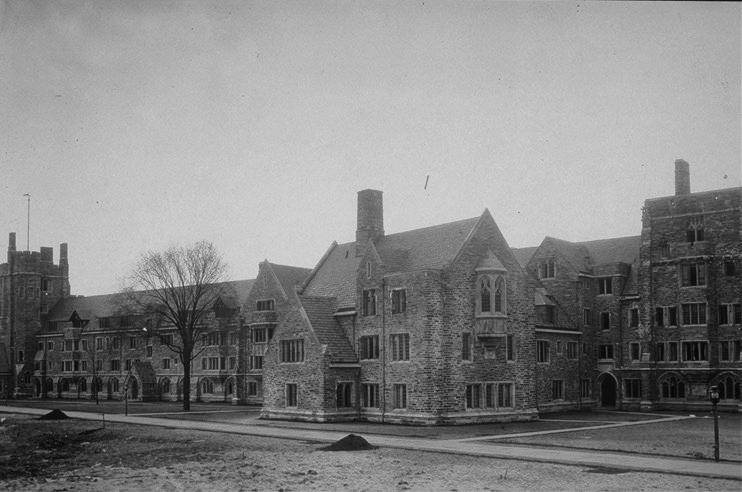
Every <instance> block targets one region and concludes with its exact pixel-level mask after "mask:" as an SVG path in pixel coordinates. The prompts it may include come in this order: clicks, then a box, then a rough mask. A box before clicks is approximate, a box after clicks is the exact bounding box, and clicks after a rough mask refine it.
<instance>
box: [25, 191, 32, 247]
mask: <svg viewBox="0 0 742 492" xmlns="http://www.w3.org/2000/svg"><path fill="white" fill-rule="evenodd" d="M23 196H25V197H26V201H27V203H28V213H27V215H26V251H31V247H30V244H31V239H30V238H31V195H30V194H29V193H25V194H24V195H23Z"/></svg>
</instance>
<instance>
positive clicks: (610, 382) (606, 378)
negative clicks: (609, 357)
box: [600, 374, 617, 407]
mask: <svg viewBox="0 0 742 492" xmlns="http://www.w3.org/2000/svg"><path fill="white" fill-rule="evenodd" d="M616 389H617V388H616V379H615V378H614V377H613V376H612V375H610V374H604V375H603V380H602V381H601V382H600V406H602V407H615V406H616Z"/></svg>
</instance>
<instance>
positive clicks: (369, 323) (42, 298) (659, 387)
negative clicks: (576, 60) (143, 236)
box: [0, 160, 742, 424]
mask: <svg viewBox="0 0 742 492" xmlns="http://www.w3.org/2000/svg"><path fill="white" fill-rule="evenodd" d="M675 185H676V193H675V195H673V196H669V197H662V198H654V199H649V200H647V201H646V202H645V205H644V209H643V216H642V229H641V234H640V235H638V236H631V237H621V238H614V239H605V240H597V241H587V242H569V241H564V240H560V239H556V238H552V237H546V238H545V239H544V240H543V242H542V243H541V244H540V245H539V246H538V247H534V248H521V249H513V248H510V247H509V246H508V244H507V242H506V241H505V239H504V238H503V236H502V234H501V233H500V230H499V229H498V227H497V224H496V223H495V221H494V219H493V217H492V216H491V214H490V212H489V211H487V210H485V211H484V213H483V214H482V215H481V216H479V217H474V218H471V219H466V220H461V221H457V222H452V223H448V224H442V225H437V226H433V227H427V228H423V229H417V230H413V231H407V232H402V233H397V234H389V235H387V234H385V232H384V226H383V205H382V194H381V192H380V191H376V190H364V191H361V192H359V193H358V210H357V212H358V225H357V231H356V238H355V241H352V242H348V243H343V244H338V243H333V244H332V245H331V246H330V248H329V249H328V251H327V252H326V253H325V255H324V256H323V257H322V258H321V259H320V261H319V263H318V264H317V266H316V267H315V268H314V269H313V270H309V269H304V268H297V267H290V266H284V265H276V264H273V263H269V262H267V261H264V262H262V263H261V264H260V269H259V273H258V276H257V278H256V279H255V280H244V281H236V282H229V283H227V285H226V287H227V290H226V294H225V295H224V296H222V298H221V299H220V300H219V301H218V302H217V305H215V306H214V310H213V313H212V314H211V316H209V319H208V321H207V324H208V330H209V331H208V333H207V334H206V335H205V336H204V337H203V340H202V344H203V345H204V346H205V348H204V351H203V352H202V353H200V354H199V356H198V358H197V359H196V361H195V363H194V364H193V378H192V384H193V387H192V395H193V397H194V398H197V399H199V400H202V401H228V402H232V403H247V404H256V405H262V416H263V417H265V418H282V419H306V420H316V421H329V420H354V419H362V420H372V421H384V422H397V423H419V424H441V423H467V422H484V421H504V420H517V419H532V418H536V417H537V416H538V414H539V413H543V412H549V411H556V410H561V409H568V408H576V407H594V406H603V407H618V408H623V409H651V408H667V409H675V408H676V409H679V408H685V409H688V408H693V407H705V406H707V405H708V398H707V394H708V393H707V392H708V387H709V386H710V385H717V386H718V387H719V390H720V393H721V404H720V406H721V408H722V409H727V410H732V411H740V410H742V404H740V401H741V400H740V379H741V378H742V362H740V358H741V355H742V354H741V352H742V346H741V344H742V343H741V342H742V309H741V306H742V304H741V301H742V268H741V267H742V265H741V263H740V259H741V258H742V227H741V217H742V188H728V189H722V190H714V191H705V192H698V193H691V191H690V175H689V168H688V164H687V163H686V162H685V161H682V160H678V161H676V163H675ZM68 278H69V266H68V257H67V245H66V244H62V245H61V247H60V260H59V265H55V264H54V261H53V253H52V249H51V248H41V251H40V252H39V253H37V252H28V251H16V245H15V234H13V233H11V234H10V241H9V247H8V262H7V263H5V264H2V265H0V292H1V293H2V296H1V297H0V393H1V394H2V395H3V397H6V398H7V397H13V396H18V397H21V396H25V397H46V398H92V397H94V396H95V395H96V394H97V395H98V397H101V398H122V397H123V395H124V390H125V388H127V389H128V394H129V396H130V397H132V398H138V399H145V400H146V399H150V400H160V399H164V400H177V399H179V398H180V395H181V392H182V388H181V384H182V383H181V377H182V369H181V367H180V365H179V362H178V360H177V359H176V358H175V356H174V354H173V353H172V352H170V351H169V350H168V349H167V348H166V347H165V346H164V345H162V344H161V343H160V340H159V339H156V338H155V337H149V338H148V337H145V336H142V333H143V332H142V330H141V325H142V324H143V323H146V316H127V315H126V314H125V313H123V315H122V313H121V312H120V310H117V308H116V306H117V295H116V294H112V295H107V296H91V297H81V296H72V295H70V286H69V280H68Z"/></svg>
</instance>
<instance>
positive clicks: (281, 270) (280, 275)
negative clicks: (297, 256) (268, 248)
mask: <svg viewBox="0 0 742 492" xmlns="http://www.w3.org/2000/svg"><path fill="white" fill-rule="evenodd" d="M266 263H268V266H269V267H270V269H271V270H272V271H273V274H274V275H275V276H276V280H278V283H279V284H281V288H282V289H283V290H284V292H286V295H289V296H290V295H292V294H294V293H295V292H296V287H298V286H300V285H301V284H302V283H303V282H304V280H306V278H307V276H308V275H309V274H310V273H311V272H312V270H311V269H310V268H302V267H296V266H290V265H279V264H277V263H270V262H268V261H267V262H266Z"/></svg>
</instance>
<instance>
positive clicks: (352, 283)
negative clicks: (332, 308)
mask: <svg viewBox="0 0 742 492" xmlns="http://www.w3.org/2000/svg"><path fill="white" fill-rule="evenodd" d="M360 262H361V257H359V256H356V243H354V242H353V243H345V244H333V246H331V247H330V250H329V251H328V252H327V253H326V254H325V256H324V257H323V258H322V260H320V263H319V264H318V265H317V267H316V268H315V269H314V271H313V273H312V275H311V277H309V278H308V282H307V283H306V287H305V288H304V292H303V294H304V295H306V296H324V297H335V298H336V299H337V302H338V306H340V307H349V306H355V304H356V270H358V265H359V264H360Z"/></svg>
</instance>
